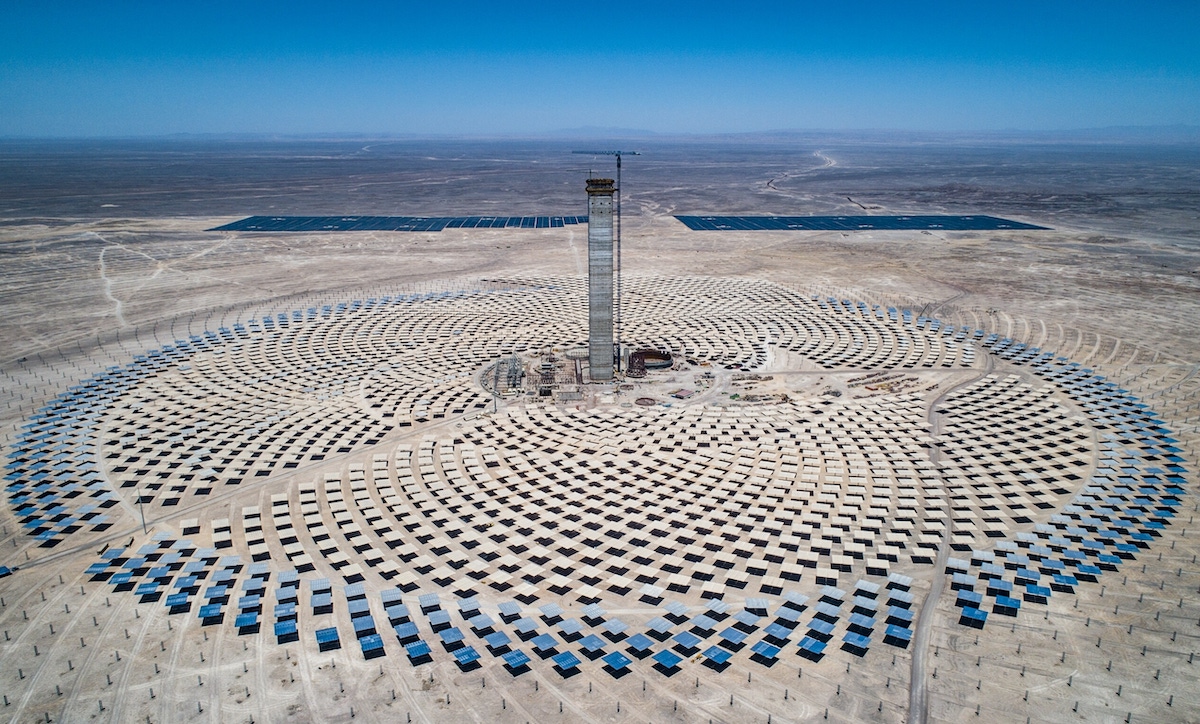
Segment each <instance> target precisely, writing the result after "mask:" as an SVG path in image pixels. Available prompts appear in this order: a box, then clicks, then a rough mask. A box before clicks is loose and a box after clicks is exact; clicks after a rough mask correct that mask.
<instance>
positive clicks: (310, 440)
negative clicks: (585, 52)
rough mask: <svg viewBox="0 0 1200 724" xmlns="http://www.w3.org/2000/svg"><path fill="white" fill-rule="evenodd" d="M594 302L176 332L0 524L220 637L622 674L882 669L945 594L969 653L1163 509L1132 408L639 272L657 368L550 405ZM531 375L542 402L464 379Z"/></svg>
mask: <svg viewBox="0 0 1200 724" xmlns="http://www.w3.org/2000/svg"><path fill="white" fill-rule="evenodd" d="M584 299H585V289H584V287H583V283H582V282H581V281H580V280H578V279H542V278H539V279H519V280H507V281H505V282H503V283H501V282H489V283H480V284H478V285H475V286H471V287H469V288H462V289H452V290H446V291H444V292H438V293H422V294H397V295H394V296H381V297H378V298H371V299H361V300H353V301H347V302H345V303H341V304H330V305H326V306H321V307H312V308H308V309H301V310H296V311H294V312H292V313H290V314H279V315H274V316H269V317H256V318H252V319H245V320H243V321H242V322H240V323H238V324H234V325H232V326H230V327H228V328H225V327H219V328H216V329H210V330H208V331H207V332H206V333H205V334H203V335H197V336H195V337H192V338H191V339H186V340H179V341H178V342H177V343H176V344H174V345H172V346H170V347H167V348H163V349H159V350H154V351H150V352H148V353H147V354H146V355H144V356H141V357H139V358H137V359H136V360H134V361H133V362H131V363H130V364H128V365H126V366H124V367H120V368H112V369H110V370H108V371H107V372H105V373H103V374H100V375H98V376H96V377H94V378H92V379H90V380H86V381H83V382H82V383H80V384H79V385H77V386H76V387H73V388H72V389H71V390H70V391H68V392H67V393H65V394H63V395H62V396H60V397H59V398H58V399H56V400H55V401H53V402H52V403H51V404H50V405H49V406H48V407H47V408H45V409H44V410H43V411H42V412H41V413H39V414H38V415H37V416H36V417H35V418H33V419H32V420H30V421H29V425H28V426H27V428H26V431H25V433H24V435H23V437H22V439H21V440H20V441H19V443H18V445H17V446H16V450H15V452H14V454H13V455H12V457H11V463H10V465H9V471H10V472H9V476H8V483H9V484H8V487H7V494H8V502H9V505H10V506H11V507H12V509H13V511H14V513H15V514H16V516H17V517H18V519H19V520H20V521H21V524H22V525H24V526H25V528H26V530H27V532H28V533H29V534H30V535H32V536H34V537H35V538H36V539H37V540H38V541H39V542H40V543H41V544H42V545H45V546H47V547H50V548H54V547H57V546H64V547H71V546H73V545H75V544H77V543H88V544H90V543H96V548H97V551H98V552H97V554H96V557H95V561H94V563H93V564H92V565H91V566H90V567H89V568H87V570H86V575H87V577H88V578H89V579H90V580H91V581H94V582H96V583H97V584H99V585H100V586H102V587H103V588H104V589H105V591H106V593H105V595H106V596H109V597H118V598H119V597H122V596H124V597H130V598H136V599H137V601H138V602H139V603H141V604H146V605H148V606H153V607H156V610H158V611H159V612H160V614H161V615H165V616H172V615H174V616H179V617H180V619H179V620H186V621H190V622H192V625H202V626H211V627H214V628H212V629H211V630H213V631H217V630H221V631H224V632H225V633H224V635H225V636H228V637H233V640H236V638H237V637H243V636H245V637H255V638H256V640H257V641H258V642H259V645H283V646H285V645H287V644H290V643H292V642H293V641H296V640H301V641H302V642H304V644H305V645H309V646H311V647H315V649H316V650H317V651H326V650H333V649H337V648H343V647H344V648H347V649H357V650H359V651H360V652H361V655H362V658H366V659H373V658H379V657H390V660H399V661H407V662H408V664H412V665H415V666H420V665H423V664H424V663H426V662H430V661H432V662H439V661H445V662H450V663H452V664H453V665H454V666H455V667H457V668H458V669H460V670H462V671H469V670H472V669H473V668H476V667H489V670H490V669H496V670H503V671H505V672H507V675H511V676H520V675H521V674H523V673H524V672H525V671H528V670H530V669H544V670H546V671H555V672H557V674H556V675H557V676H559V677H568V676H570V675H571V673H572V672H573V671H575V670H576V669H578V668H579V667H581V666H582V667H595V668H598V669H599V670H602V671H606V672H609V675H611V676H613V677H615V678H619V677H620V676H623V675H624V674H623V673H622V672H626V671H627V670H638V671H641V673H642V674H643V675H644V676H667V677H670V676H671V675H673V674H674V673H675V672H677V671H679V670H681V668H686V667H694V666H699V665H707V666H708V669H709V670H710V671H716V672H720V671H723V670H724V669H725V668H726V667H728V666H729V665H730V662H731V661H734V662H739V661H740V662H741V663H744V664H747V665H750V664H753V665H761V666H762V667H764V669H765V670H769V669H770V667H771V666H772V665H774V663H775V662H776V661H778V660H780V659H781V658H784V657H786V658H787V659H788V660H792V661H794V660H795V658H794V657H795V656H797V655H799V656H801V657H803V658H805V659H808V660H812V661H820V660H822V659H823V658H824V657H826V656H828V655H830V654H834V655H838V656H844V657H850V658H849V659H848V660H851V661H852V660H854V659H855V658H857V657H869V656H878V655H881V654H879V653H878V652H880V651H882V652H884V655H889V656H890V655H892V654H893V653H895V652H903V651H905V650H907V648H908V647H909V644H910V641H911V639H912V637H913V635H914V630H915V626H916V624H915V618H916V616H917V614H918V612H919V609H920V605H919V604H920V600H921V596H922V595H923V593H924V591H926V590H928V588H929V584H930V582H931V581H932V580H933V579H934V578H935V577H937V576H942V575H947V574H949V575H952V576H953V581H954V589H955V591H956V594H955V595H956V596H957V601H956V604H957V605H958V607H959V608H960V609H961V615H962V618H961V621H962V623H963V624H964V625H966V626H972V627H983V626H985V625H987V623H988V621H989V617H991V618H992V619H994V618H995V617H996V616H1016V615H1017V614H1018V611H1019V609H1020V608H1022V607H1026V608H1028V607H1030V606H1038V605H1044V604H1045V603H1046V601H1047V600H1048V599H1049V598H1050V597H1051V596H1057V595H1065V594H1070V593H1072V592H1073V591H1075V589H1076V588H1077V587H1078V586H1081V585H1086V584H1087V583H1088V582H1090V581H1095V580H1096V579H1097V578H1098V577H1099V576H1101V575H1102V574H1103V572H1104V571H1105V570H1114V569H1116V568H1117V567H1118V566H1119V565H1120V564H1121V562H1122V561H1124V560H1127V559H1129V558H1131V557H1133V556H1134V555H1135V554H1136V552H1137V551H1138V550H1139V548H1141V547H1144V546H1145V544H1146V543H1147V541H1149V540H1151V539H1152V538H1153V537H1154V536H1155V535H1157V531H1158V530H1161V529H1162V527H1163V526H1165V525H1166V524H1168V523H1169V520H1170V517H1171V511H1172V510H1173V508H1174V507H1175V506H1177V505H1178V502H1179V496H1180V495H1182V489H1181V487H1180V485H1181V482H1182V478H1181V477H1180V476H1181V475H1182V473H1183V469H1182V468H1181V467H1180V465H1179V463H1180V460H1179V459H1178V458H1177V457H1176V456H1174V454H1173V452H1172V449H1171V447H1170V439H1169V438H1168V437H1167V436H1168V434H1169V433H1168V432H1167V430H1166V429H1165V428H1163V427H1162V426H1161V425H1160V423H1159V422H1158V420H1157V419H1156V418H1155V416H1154V414H1153V412H1152V411H1151V410H1149V409H1148V408H1147V407H1146V406H1145V405H1142V404H1140V403H1139V402H1138V401H1137V400H1136V399H1134V398H1133V397H1132V396H1131V395H1130V394H1129V393H1127V392H1125V391H1124V390H1120V389H1118V388H1116V387H1115V386H1114V385H1112V384H1111V383H1109V382H1107V381H1105V380H1104V379H1103V378H1101V377H1099V376H1098V375H1096V374H1095V373H1093V372H1092V371H1091V370H1086V369H1083V368H1081V367H1080V366H1079V365H1077V364H1075V363H1073V362H1071V361H1070V360H1067V359H1064V358H1061V357H1057V356H1056V355H1055V354H1053V353H1052V352H1050V351H1043V350H1038V349H1030V348H1026V347H1025V346H1024V345H1021V344H1018V343H1015V342H1013V341H1011V340H1005V339H1001V338H999V337H998V335H996V334H991V333H989V332H988V331H986V330H977V329H973V328H957V329H956V328H954V327H950V326H946V325H943V324H940V323H939V322H938V321H937V320H933V319H926V318H924V317H920V316H917V315H914V314H913V313H912V312H911V311H909V310H905V309H897V308H889V307H886V306H878V305H872V304H868V303H865V302H858V301H855V300H848V299H837V298H829V297H825V296H813V295H811V294H803V293H800V292H797V291H795V290H792V289H789V288H787V287H783V286H779V285H775V284H770V283H766V282H761V281H750V280H732V279H707V278H673V279H660V278H655V279H640V278H636V277H633V278H629V279H627V280H626V283H625V300H626V301H625V313H624V329H623V332H622V334H623V341H624V342H625V344H626V345H628V346H629V347H630V348H632V349H640V348H647V349H656V350H667V351H670V352H671V353H672V355H673V358H674V365H673V366H672V367H670V368H669V369H659V370H650V371H649V372H648V373H647V374H646V376H645V377H644V378H640V379H638V380H626V381H625V382H624V383H623V384H621V385H615V386H614V385H609V386H595V385H576V386H571V384H570V382H571V379H570V365H571V364H575V363H577V362H580V361H581V360H580V359H579V355H577V354H573V353H572V350H578V349H579V347H580V345H581V344H585V343H586V317H585V316H584V311H585V305H584V304H583V301H584ZM555 355H557V357H556V358H561V359H564V360H567V364H566V365H564V367H563V369H564V370H566V372H563V373H562V374H563V375H566V377H565V378H563V379H565V382H564V383H563V384H561V385H559V383H558V382H555V384H556V385H558V386H557V387H556V388H555V391H554V394H548V395H539V394H526V393H524V392H521V391H519V390H518V391H515V392H513V391H511V390H510V393H511V394H506V395H504V396H503V397H502V399H499V400H497V399H496V397H495V395H494V394H493V392H494V391H495V386H492V387H489V386H487V385H485V384H484V380H483V379H482V378H483V376H484V373H485V371H490V372H489V374H494V375H495V377H496V379H497V380H499V379H500V374H501V371H503V370H504V369H505V367H504V365H505V364H507V363H506V362H504V360H510V359H515V360H518V361H520V364H527V363H529V364H532V362H531V361H533V360H536V359H538V358H539V356H544V357H546V358H547V359H548V358H550V357H554V356H555ZM498 364H499V368H498V367H497V365H498ZM514 364H516V363H514ZM555 375H559V377H561V375H560V374H559V373H557V372H556V373H554V374H551V375H550V376H551V377H554V378H555V379H559V377H555ZM518 378H519V376H518ZM547 379H549V378H547ZM559 382H562V379H559ZM547 384H549V383H547ZM139 507H140V508H141V510H142V511H144V513H145V516H146V518H147V519H149V521H150V522H151V523H152V524H153V526H154V532H153V533H151V534H150V535H147V536H143V535H142V534H141V530H140V527H135V521H137V520H138V517H137V516H138V515H139ZM1131 511H1137V513H1138V515H1136V516H1135V515H1132V513H1131ZM116 532H120V533H121V535H120V538H119V539H113V534H114V533H116ZM102 546H103V551H102V552H100V550H101V548H102ZM106 600H107V599H106ZM180 628H181V629H182V628H183V626H182V625H181V627H180ZM206 631H207V629H206ZM205 637H206V640H207V633H206V634H205ZM163 647H164V649H163V650H164V651H166V648H165V647H166V644H165V643H164V644H163ZM356 656H357V654H356ZM289 660H290V657H289ZM408 664H405V665H406V666H407V665H408ZM381 671H382V669H381ZM656 672H657V673H656Z"/></svg>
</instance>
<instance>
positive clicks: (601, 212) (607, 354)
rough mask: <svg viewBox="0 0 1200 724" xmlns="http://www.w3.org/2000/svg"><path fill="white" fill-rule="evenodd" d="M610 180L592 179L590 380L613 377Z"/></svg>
mask: <svg viewBox="0 0 1200 724" xmlns="http://www.w3.org/2000/svg"><path fill="white" fill-rule="evenodd" d="M614 191H615V188H614V183H613V180H612V179H610V178H591V179H588V182H587V194H588V377H589V378H590V379H591V380H592V381H593V382H608V381H610V380H612V378H613V194H614Z"/></svg>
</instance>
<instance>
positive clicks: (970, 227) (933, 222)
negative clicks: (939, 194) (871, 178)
mask: <svg viewBox="0 0 1200 724" xmlns="http://www.w3.org/2000/svg"><path fill="white" fill-rule="evenodd" d="M675 218H676V219H679V220H680V221H681V222H683V223H684V224H685V225H686V226H687V227H688V228H689V229H691V230H692V231H869V230H879V231H909V230H935V229H936V230H941V231H996V230H1000V229H1043V230H1044V229H1045V228H1046V227H1044V226H1035V225H1033V224H1025V223H1022V222H1020V221H1009V220H1008V219H1000V218H997V217H995V216H676V217H675Z"/></svg>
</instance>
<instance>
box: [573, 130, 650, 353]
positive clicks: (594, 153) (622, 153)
mask: <svg viewBox="0 0 1200 724" xmlns="http://www.w3.org/2000/svg"><path fill="white" fill-rule="evenodd" d="M571 153H577V154H581V155H585V156H616V157H617V223H616V227H617V228H616V232H617V233H616V257H617V258H616V262H617V263H616V269H615V271H616V273H617V290H616V291H617V294H616V314H615V315H614V316H615V317H616V319H615V320H614V321H615V322H616V324H615V325H614V327H615V330H614V331H615V332H616V335H617V371H618V372H620V371H621V157H622V156H641V155H642V154H641V153H640V152H638V151H572V152H571Z"/></svg>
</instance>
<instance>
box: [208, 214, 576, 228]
mask: <svg viewBox="0 0 1200 724" xmlns="http://www.w3.org/2000/svg"><path fill="white" fill-rule="evenodd" d="M586 223H587V217H586V216H250V217H248V218H245V219H242V220H241V221H234V222H233V223H230V224H225V225H224V226H218V227H216V228H215V229H209V231H441V230H442V229H554V228H559V227H562V226H566V225H575V224H586Z"/></svg>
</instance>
